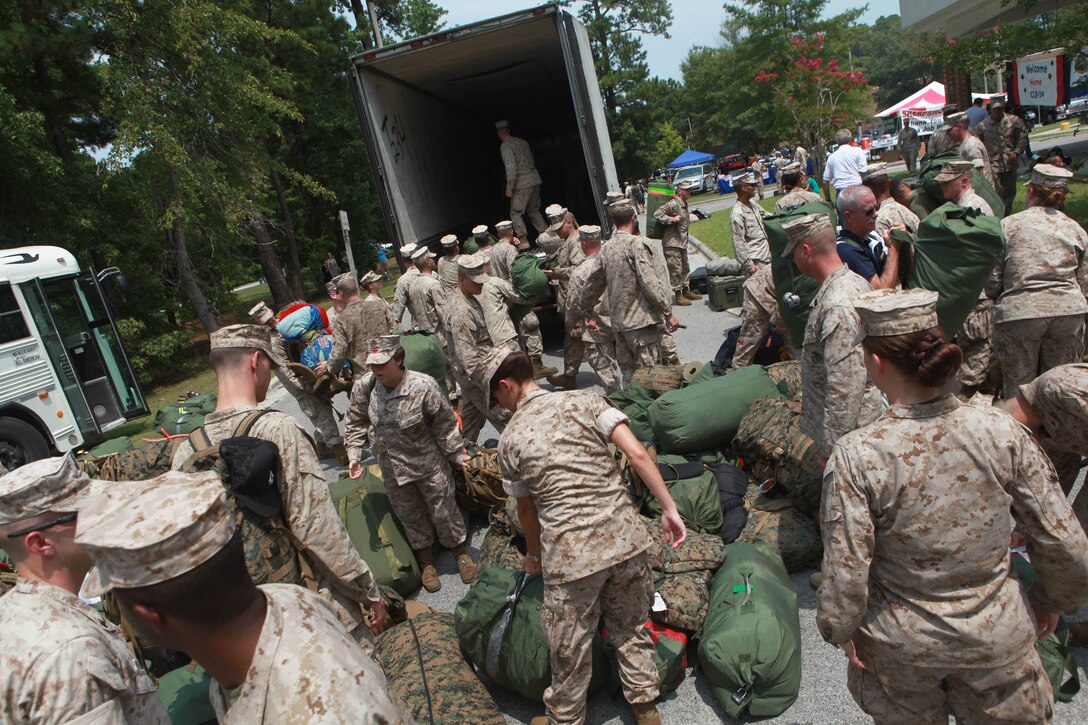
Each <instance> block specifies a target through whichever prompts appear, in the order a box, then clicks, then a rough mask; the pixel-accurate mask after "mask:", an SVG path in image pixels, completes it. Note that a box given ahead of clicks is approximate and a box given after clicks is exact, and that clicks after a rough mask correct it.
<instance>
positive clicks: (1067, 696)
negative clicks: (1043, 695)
mask: <svg viewBox="0 0 1088 725" xmlns="http://www.w3.org/2000/svg"><path fill="white" fill-rule="evenodd" d="M1038 647H1039V649H1040V650H1043V649H1044V648H1045V650H1046V651H1047V654H1048V655H1049V658H1050V659H1051V661H1052V662H1053V663H1059V664H1061V666H1062V669H1063V672H1062V673H1061V674H1060V675H1059V680H1058V682H1060V683H1061V684H1058V683H1051V684H1053V685H1054V699H1055V700H1057V701H1058V702H1071V701H1072V700H1073V697H1074V696H1075V695H1076V694H1077V693H1078V692H1080V673H1079V672H1078V671H1077V660H1076V659H1075V658H1074V657H1073V652H1072V650H1070V649H1069V627H1067V626H1066V624H1065V620H1064V619H1062V620H1059V622H1058V628H1057V629H1055V630H1054V633H1053V634H1052V635H1050V637H1048V638H1047V639H1046V640H1043V641H1042V642H1040V643H1039V645H1038ZM1041 654H1043V652H1040V655H1041ZM1043 665H1044V669H1045V665H1046V662H1045V661H1044V662H1043Z"/></svg>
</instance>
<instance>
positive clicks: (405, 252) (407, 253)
mask: <svg viewBox="0 0 1088 725" xmlns="http://www.w3.org/2000/svg"><path fill="white" fill-rule="evenodd" d="M418 248H419V245H418V244H416V243H415V242H408V243H407V244H405V245H404V246H403V247H401V248H400V256H402V257H411V256H412V254H413V253H414V252H415V251H416V249H418Z"/></svg>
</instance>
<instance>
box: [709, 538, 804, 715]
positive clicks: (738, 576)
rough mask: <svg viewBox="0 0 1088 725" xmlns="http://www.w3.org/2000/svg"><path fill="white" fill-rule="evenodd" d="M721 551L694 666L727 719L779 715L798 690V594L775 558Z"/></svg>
mask: <svg viewBox="0 0 1088 725" xmlns="http://www.w3.org/2000/svg"><path fill="white" fill-rule="evenodd" d="M726 551H727V554H726V557H725V563H724V564H723V565H722V568H721V569H719V570H718V573H717V574H715V575H714V580H713V581H712V582H711V584H710V611H709V612H708V613H707V615H706V621H705V622H703V628H702V630H701V632H700V634H699V640H700V641H699V664H700V665H701V667H702V671H703V672H704V673H705V674H706V677H707V680H709V681H710V685H711V688H712V690H713V692H714V698H715V699H716V700H717V701H718V703H719V704H721V706H722V707H723V708H725V711H726V712H727V713H728V714H729V716H730V717H740V716H741V714H742V713H744V712H747V713H748V715H750V716H751V717H774V716H776V715H781V714H782V713H783V712H785V711H786V709H787V708H789V706H790V705H792V704H793V703H794V701H795V700H796V699H797V692H798V690H799V689H800V687H801V621H800V617H799V615H798V611H797V594H795V593H794V591H793V584H792V583H791V582H790V577H789V575H788V574H787V573H786V567H785V566H783V564H782V560H781V559H780V558H779V557H778V555H777V554H775V553H774V552H772V551H770V550H769V549H767V548H765V547H763V546H759V545H755V544H748V543H745V542H734V543H732V544H729V545H728V546H727V547H726Z"/></svg>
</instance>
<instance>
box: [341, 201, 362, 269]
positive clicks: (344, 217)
mask: <svg viewBox="0 0 1088 725" xmlns="http://www.w3.org/2000/svg"><path fill="white" fill-rule="evenodd" d="M340 232H341V234H343V237H344V252H345V253H346V254H347V255H348V269H350V270H351V276H352V277H357V276H358V275H356V273H355V255H354V254H352V253H351V226H350V225H349V224H348V213H347V212H346V211H344V210H343V209H341V210H340Z"/></svg>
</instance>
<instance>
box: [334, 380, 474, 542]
mask: <svg viewBox="0 0 1088 725" xmlns="http://www.w3.org/2000/svg"><path fill="white" fill-rule="evenodd" d="M346 429H347V444H348V459H349V460H351V461H359V462H360V463H361V462H362V460H363V455H362V452H363V446H364V444H365V442H366V440H367V439H369V440H370V442H371V444H372V446H373V451H374V456H375V457H376V458H377V459H378V465H379V466H380V467H381V469H382V481H383V482H384V483H385V490H386V491H387V492H388V493H389V503H390V504H391V505H392V506H393V512H394V513H396V515H397V518H398V519H400V522H401V523H402V524H404V532H405V534H406V535H407V536H408V543H409V544H411V546H412V548H413V549H415V550H419V549H429V548H430V547H431V545H432V544H433V543H434V530H435V529H437V531H438V540H439V542H440V543H441V544H442V546H444V547H446V548H447V549H452V548H453V547H455V546H457V545H458V544H461V543H464V541H465V520H464V518H462V516H461V512H460V510H458V508H457V502H456V501H455V500H454V485H453V476H451V475H450V467H449V464H448V463H447V461H449V462H450V463H456V459H457V458H459V457H460V456H461V454H462V453H463V452H464V441H463V440H462V439H461V434H460V432H459V431H458V430H457V416H455V415H454V414H453V410H452V409H451V408H450V404H449V403H448V402H446V399H445V397H444V396H443V395H442V391H441V390H440V389H439V387H438V383H436V382H435V381H434V379H433V378H432V377H431V376H430V375H425V374H423V373H417V372H413V371H411V370H406V371H405V372H404V377H403V378H402V379H401V381H400V384H399V385H397V387H395V388H393V389H392V390H389V389H387V388H386V387H385V386H384V385H382V384H381V383H377V381H376V380H375V379H374V375H373V374H371V373H367V374H366V375H363V376H360V377H359V379H357V380H356V381H355V385H354V386H353V387H352V390H351V404H350V405H349V406H348V417H347V425H346ZM432 523H433V524H434V526H433V527H432Z"/></svg>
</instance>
